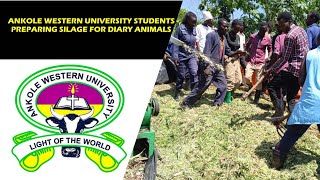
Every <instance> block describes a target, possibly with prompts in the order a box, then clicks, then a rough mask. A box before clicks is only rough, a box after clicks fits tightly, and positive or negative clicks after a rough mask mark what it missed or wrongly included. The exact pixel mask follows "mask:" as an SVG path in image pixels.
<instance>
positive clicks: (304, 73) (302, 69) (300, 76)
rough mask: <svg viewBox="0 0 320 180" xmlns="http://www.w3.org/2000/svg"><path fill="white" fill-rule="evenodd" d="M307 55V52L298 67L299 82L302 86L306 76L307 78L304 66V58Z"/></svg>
mask: <svg viewBox="0 0 320 180" xmlns="http://www.w3.org/2000/svg"><path fill="white" fill-rule="evenodd" d="M307 57H308V54H307V55H306V56H305V58H303V60H302V62H301V69H300V75H299V84H300V86H303V84H304V82H305V80H306V78H307V67H306V59H307Z"/></svg>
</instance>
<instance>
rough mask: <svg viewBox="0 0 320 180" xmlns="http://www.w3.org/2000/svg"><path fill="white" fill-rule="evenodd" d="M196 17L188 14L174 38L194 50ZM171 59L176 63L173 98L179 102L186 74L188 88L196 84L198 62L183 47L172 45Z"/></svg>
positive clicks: (190, 13)
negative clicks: (187, 76) (188, 81)
mask: <svg viewBox="0 0 320 180" xmlns="http://www.w3.org/2000/svg"><path fill="white" fill-rule="evenodd" d="M196 23H197V16H196V15H195V14H194V13H193V12H188V13H187V14H186V15H185V17H184V19H183V21H182V23H181V24H180V25H179V26H178V27H177V29H176V31H175V34H174V37H175V38H177V39H179V40H181V41H183V42H184V43H186V45H188V46H190V47H191V48H193V49H195V46H196V30H195V26H196ZM172 58H173V59H174V60H175V61H176V63H177V80H176V91H175V95H174V98H175V100H179V98H180V95H181V89H182V88H183V82H184V80H185V78H186V75H187V72H189V76H190V84H191V85H190V86H191V89H193V88H194V87H195V86H196V85H197V83H198V81H199V80H198V74H197V73H198V60H197V58H196V57H195V55H194V54H193V53H192V52H188V51H187V50H185V49H184V48H183V47H180V46H177V45H173V52H172Z"/></svg>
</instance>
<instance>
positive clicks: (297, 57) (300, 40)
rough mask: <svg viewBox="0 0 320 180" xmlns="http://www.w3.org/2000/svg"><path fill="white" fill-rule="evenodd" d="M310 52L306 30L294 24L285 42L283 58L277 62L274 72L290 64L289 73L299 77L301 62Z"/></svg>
mask: <svg viewBox="0 0 320 180" xmlns="http://www.w3.org/2000/svg"><path fill="white" fill-rule="evenodd" d="M308 51H309V43H308V36H307V33H306V31H305V30H304V29H302V28H301V27H299V26H296V25H294V24H292V25H291V26H290V30H289V32H288V34H287V35H286V38H285V40H284V47H283V52H282V57H281V58H280V59H279V60H278V61H277V62H275V64H274V66H273V68H272V71H273V72H275V71H277V70H279V69H280V68H281V67H282V66H283V65H284V64H285V63H286V62H288V64H289V66H288V71H289V72H291V73H292V74H293V75H294V76H296V77H299V73H300V66H301V61H302V60H303V59H304V57H305V55H306V54H307V52H308Z"/></svg>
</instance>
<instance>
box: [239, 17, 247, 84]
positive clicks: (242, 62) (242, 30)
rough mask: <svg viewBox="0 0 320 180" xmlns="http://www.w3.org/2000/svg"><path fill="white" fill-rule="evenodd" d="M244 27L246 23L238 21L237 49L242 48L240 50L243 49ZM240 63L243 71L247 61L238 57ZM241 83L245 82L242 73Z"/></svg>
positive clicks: (244, 41)
mask: <svg viewBox="0 0 320 180" xmlns="http://www.w3.org/2000/svg"><path fill="white" fill-rule="evenodd" d="M245 28H246V25H245V24H244V22H243V21H240V31H239V32H238V35H239V37H240V48H239V50H242V51H245V43H246V35H245V34H244V33H243V32H244V29H245ZM240 65H241V67H242V69H243V70H244V72H245V69H246V66H247V62H246V60H245V57H240ZM241 84H245V82H244V75H243V76H242V83H241Z"/></svg>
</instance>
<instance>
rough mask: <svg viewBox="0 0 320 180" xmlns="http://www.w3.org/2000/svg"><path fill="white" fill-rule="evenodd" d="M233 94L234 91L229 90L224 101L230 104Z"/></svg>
mask: <svg viewBox="0 0 320 180" xmlns="http://www.w3.org/2000/svg"><path fill="white" fill-rule="evenodd" d="M231 96H232V92H231V91H228V92H227V94H226V96H225V98H224V102H225V103H227V104H230V103H231Z"/></svg>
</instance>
